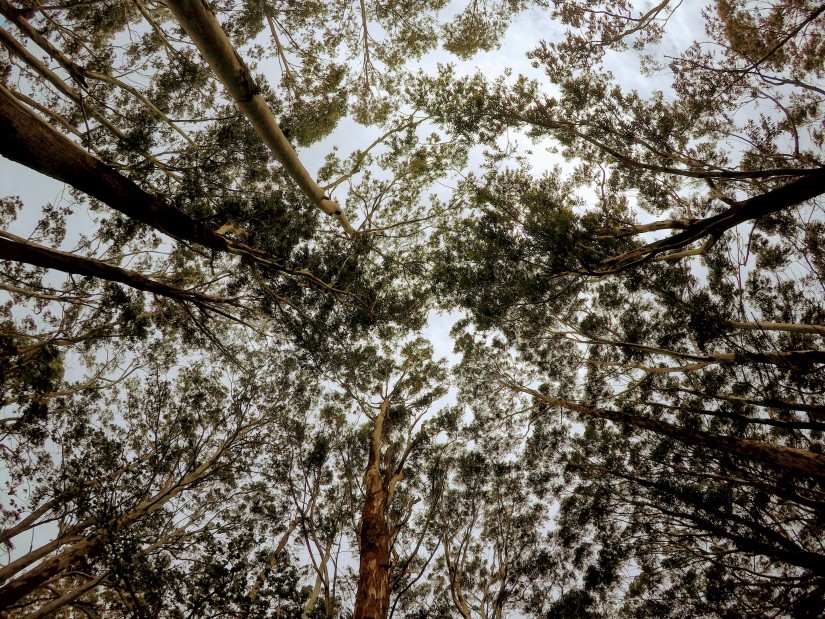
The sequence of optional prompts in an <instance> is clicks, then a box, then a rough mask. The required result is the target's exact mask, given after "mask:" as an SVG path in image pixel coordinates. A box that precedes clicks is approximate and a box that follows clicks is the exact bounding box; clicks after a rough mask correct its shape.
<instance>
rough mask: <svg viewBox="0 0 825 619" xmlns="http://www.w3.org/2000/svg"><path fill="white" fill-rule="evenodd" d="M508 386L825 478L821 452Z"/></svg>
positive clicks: (575, 408) (545, 399) (578, 410)
mask: <svg viewBox="0 0 825 619" xmlns="http://www.w3.org/2000/svg"><path fill="white" fill-rule="evenodd" d="M510 386H511V387H512V388H513V389H515V390H516V391H520V392H522V393H526V394H529V395H532V396H533V397H535V398H537V399H539V400H541V401H542V402H545V403H546V404H550V405H551V406H559V407H561V408H564V409H567V410H570V411H574V412H576V413H579V414H582V415H586V416H588V417H594V418H597V419H605V420H607V421H612V422H614V423H622V424H627V425H629V426H633V427H634V428H639V429H640V430H649V431H651V432H655V433H656V434H661V435H663V436H669V437H671V438H674V439H676V440H678V441H681V442H683V443H687V444H688V445H696V446H699V447H704V448H706V449H712V450H715V451H721V452H723V453H727V454H731V455H734V456H737V457H739V458H743V459H746V460H751V461H754V462H761V463H764V464H770V465H772V466H775V467H778V468H783V469H790V470H793V471H796V472H798V473H802V474H804V475H812V476H814V477H819V478H821V479H825V455H823V454H818V453H815V452H812V451H806V450H804V449H797V448H796V447H785V446H783V445H776V444H774V443H766V442H764V441H756V440H752V439H743V438H736V437H734V436H727V435H724V434H711V433H710V432H703V431H701V430H689V429H687V428H682V427H679V426H676V425H673V424H670V423H666V422H664V421H659V420H658V419H651V418H649V417H643V416H641V415H633V414H630V413H624V412H620V411H612V410H608V409H603V408H592V407H590V406H584V405H582V404H576V403H575V402H570V401H568V400H562V399H561V398H554V397H551V396H549V395H546V394H543V393H540V392H538V391H536V390H535V389H530V388H528V387H524V386H522V385H517V384H513V383H511V384H510Z"/></svg>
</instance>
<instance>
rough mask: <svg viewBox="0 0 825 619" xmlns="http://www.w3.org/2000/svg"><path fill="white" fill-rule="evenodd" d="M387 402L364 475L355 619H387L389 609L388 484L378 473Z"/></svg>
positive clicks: (379, 420)
mask: <svg viewBox="0 0 825 619" xmlns="http://www.w3.org/2000/svg"><path fill="white" fill-rule="evenodd" d="M388 411H389V399H387V400H385V401H384V404H383V405H382V406H381V412H380V413H379V415H378V416H377V417H376V419H375V426H374V427H373V431H372V440H371V442H370V452H369V458H368V460H367V471H366V474H365V475H364V492H365V494H366V496H365V499H364V509H363V511H362V513H361V538H360V539H361V544H360V546H361V548H360V550H361V552H360V565H359V571H358V591H357V593H356V596H355V613H354V615H353V618H354V619H386V617H387V613H388V612H389V607H390V530H389V525H388V524H387V507H388V505H389V494H390V489H389V483H388V480H385V477H384V475H383V474H382V472H381V448H382V444H383V433H384V421H385V419H386V416H387V413H388Z"/></svg>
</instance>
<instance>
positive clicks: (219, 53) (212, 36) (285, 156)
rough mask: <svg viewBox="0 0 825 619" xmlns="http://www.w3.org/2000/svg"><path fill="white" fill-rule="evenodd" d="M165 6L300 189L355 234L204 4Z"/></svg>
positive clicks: (177, 0)
mask: <svg viewBox="0 0 825 619" xmlns="http://www.w3.org/2000/svg"><path fill="white" fill-rule="evenodd" d="M166 5H167V6H168V7H169V9H170V10H171V11H172V13H173V14H174V15H175V18H176V19H177V20H178V22H179V23H180V25H181V27H182V28H183V29H184V31H185V32H186V34H188V35H189V37H190V38H191V39H192V41H193V42H194V43H195V46H196V47H197V48H198V50H199V51H200V53H201V55H202V56H203V58H204V60H206V62H207V63H208V64H209V66H210V67H211V68H212V70H213V71H214V72H215V75H216V76H217V77H218V79H219V80H220V81H221V83H222V84H223V85H224V87H225V88H226V90H227V92H228V93H229V96H230V97H232V99H233V100H234V101H235V103H237V104H238V108H239V109H240V110H241V112H242V113H243V115H244V116H246V118H247V119H248V120H249V122H250V123H251V124H252V126H253V127H254V128H255V131H256V132H257V133H258V135H259V136H260V137H261V139H262V140H263V141H264V142H265V143H266V145H267V146H268V147H269V149H270V151H272V154H273V155H274V156H275V159H277V160H278V162H279V163H280V164H281V165H282V166H283V167H284V169H285V170H286V171H287V173H288V174H289V175H290V176H291V177H292V179H293V180H294V181H295V182H296V183H297V185H298V187H300V188H301V191H303V192H304V194H305V195H306V196H307V197H309V199H310V200H312V201H313V203H314V204H315V205H316V206H318V208H320V209H321V210H322V211H323V212H324V213H326V214H327V215H332V216H333V217H335V218H336V219H337V220H338V223H339V224H341V227H343V228H344V230H345V231H346V232H347V234H349V235H350V236H354V235H355V230H354V229H353V228H352V226H351V225H350V223H349V220H348V219H347V216H346V215H345V214H344V212H343V211H342V210H341V207H340V206H339V205H338V203H336V202H334V201H333V200H330V199H329V197H328V196H327V195H325V193H324V190H323V188H321V187H320V186H319V185H318V183H316V182H315V180H314V179H313V178H312V177H311V176H310V174H309V172H307V170H306V168H304V166H303V164H302V163H301V160H300V159H299V158H298V154H297V153H296V152H295V149H294V148H292V145H291V144H290V143H289V140H287V139H286V136H285V135H284V133H283V131H281V128H280V127H279V126H278V123H277V121H276V120H275V116H274V115H273V114H272V110H270V109H269V106H268V105H267V103H266V101H265V100H264V98H263V97H262V96H261V94H260V89H259V88H258V86H257V84H256V83H255V80H254V79H253V78H252V75H251V74H250V72H249V69H248V68H247V66H246V64H245V63H244V62H243V60H242V59H241V57H240V56H239V55H238V53H237V52H236V51H235V48H234V47H233V46H232V43H231V42H230V41H229V38H228V37H227V36H226V33H225V32H224V31H223V28H221V25H220V24H219V23H218V20H217V19H216V18H215V15H214V14H213V13H212V11H211V10H210V9H209V7H208V6H207V5H206V3H205V2H204V1H203V0H168V1H167V3H166Z"/></svg>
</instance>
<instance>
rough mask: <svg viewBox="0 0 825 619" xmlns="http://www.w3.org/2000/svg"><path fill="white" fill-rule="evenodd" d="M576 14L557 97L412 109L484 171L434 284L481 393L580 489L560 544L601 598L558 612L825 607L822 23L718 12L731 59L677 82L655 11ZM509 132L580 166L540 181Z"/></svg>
mask: <svg viewBox="0 0 825 619" xmlns="http://www.w3.org/2000/svg"><path fill="white" fill-rule="evenodd" d="M666 5H667V3H664V4H662V5H660V6H659V8H658V9H654V12H655V11H656V10H658V11H659V13H658V14H657V15H658V16H656V17H655V19H656V20H660V19H661V18H664V17H666V16H667V14H669V12H670V10H671V9H673V8H675V7H666ZM569 8H570V9H571V11H572V12H570V13H568V16H567V18H566V21H567V23H568V24H569V26H570V28H569V30H568V31H567V32H566V33H564V34H563V36H562V37H561V38H560V39H556V40H549V41H544V42H541V43H540V44H539V45H538V47H536V49H535V50H533V51H532V52H531V54H530V57H531V59H532V60H533V63H534V65H533V66H534V68H537V69H540V70H542V71H543V72H544V78H543V79H542V80H535V79H529V78H528V77H525V76H519V77H512V76H505V77H503V78H501V79H498V80H495V79H489V78H487V77H486V76H482V75H480V74H478V75H475V76H469V77H458V76H457V74H456V73H455V72H454V71H453V70H452V69H451V68H449V67H445V68H443V69H442V71H441V73H440V74H439V75H438V76H430V77H425V76H422V78H421V81H420V86H419V88H418V89H416V90H415V96H416V100H417V102H418V105H419V106H420V107H421V108H422V109H425V110H427V112H428V113H429V114H431V115H433V116H434V117H435V118H438V119H439V120H440V122H441V123H442V126H443V127H444V128H445V130H446V131H447V132H448V133H449V134H450V135H451V136H452V137H453V139H455V140H458V141H462V140H463V141H464V143H465V144H466V145H467V147H468V148H469V147H473V146H475V145H477V144H479V143H482V144H484V145H485V146H486V147H487V149H488V159H487V162H486V171H484V172H483V173H481V174H468V175H467V177H466V179H465V181H464V183H463V186H462V187H461V188H460V189H459V192H458V193H457V194H456V196H455V197H454V200H455V202H456V204H463V205H465V206H466V207H467V208H466V209H465V210H464V211H463V214H464V223H463V225H456V226H453V227H451V228H447V229H444V230H443V231H442V232H441V239H440V242H441V251H442V255H443V256H444V258H443V260H442V261H441V262H440V269H439V271H440V272H439V274H438V276H437V278H436V279H437V281H436V282H435V288H436V290H437V291H438V292H439V294H440V295H441V296H442V298H444V299H448V301H446V302H445V305H446V304H450V303H458V304H460V305H461V306H462V307H464V308H466V310H467V311H468V313H469V317H468V319H467V321H466V322H465V323H464V326H465V327H467V331H468V334H467V335H465V337H464V338H463V339H462V340H460V350H461V352H462V353H463V355H464V357H463V361H462V364H463V366H464V368H463V369H462V370H460V375H461V376H462V377H463V378H462V384H463V389H465V391H466V393H467V395H466V396H465V397H466V398H467V399H469V400H476V401H477V402H479V403H480V402H484V403H485V407H486V409H487V411H488V412H487V413H485V414H487V415H493V416H495V415H496V414H497V415H505V414H506V412H502V411H501V410H499V409H498V408H497V407H492V406H490V403H491V402H495V401H497V400H502V399H505V398H508V397H514V399H513V400H512V402H513V408H514V409H515V410H531V411H533V412H532V413H530V414H528V413H527V412H523V413H521V414H520V415H519V414H514V415H512V416H510V417H509V418H510V419H512V420H513V422H515V421H516V420H518V419H522V420H523V422H524V424H525V426H524V432H525V433H527V434H531V433H532V434H533V435H535V436H536V437H537V438H536V439H535V444H536V445H537V446H541V445H544V448H545V450H546V451H545V456H544V457H545V458H547V459H548V460H549V461H550V463H552V464H553V466H555V467H559V466H566V467H567V475H568V476H569V477H568V481H567V482H566V483H564V484H562V483H560V482H559V483H558V485H557V491H558V492H570V493H571V494H570V499H569V500H568V501H565V502H563V503H562V506H561V512H560V517H559V524H560V525H561V528H560V529H559V531H558V533H557V534H556V537H555V539H556V544H554V547H555V548H557V549H558V551H557V553H558V554H557V556H558V557H562V558H563V564H564V562H566V565H567V569H569V570H570V578H572V579H573V581H575V579H576V574H578V575H579V577H583V578H584V580H583V582H582V584H581V586H580V587H577V588H575V590H573V591H570V592H568V593H566V594H564V595H561V596H560V597H558V599H557V602H556V604H557V606H556V609H555V610H554V611H553V612H554V613H557V614H556V615H551V616H564V613H567V612H571V611H572V609H573V608H575V607H579V608H580V609H581V611H580V612H581V613H583V614H584V613H590V614H593V615H598V614H600V613H607V614H608V615H610V614H613V613H618V612H628V613H633V612H638V613H641V614H645V613H646V614H648V615H650V616H659V615H660V614H665V613H666V612H671V611H673V612H675V608H676V606H675V605H672V606H667V608H666V604H665V605H664V606H663V605H657V602H656V600H661V599H670V600H676V599H680V600H682V601H680V602H679V603H680V604H685V603H686V602H685V601H684V600H690V601H689V602H687V603H689V604H692V605H694V606H692V608H694V609H695V610H696V612H697V613H699V614H702V613H711V612H717V611H718V612H719V613H720V614H724V613H726V612H727V613H730V614H738V613H747V612H755V609H756V608H768V607H770V608H774V609H775V611H776V612H778V613H780V614H781V613H786V614H787V613H790V614H793V613H799V612H803V609H806V608H817V607H821V600H822V595H823V593H822V588H821V581H820V563H819V561H820V560H821V557H820V553H821V548H820V547H819V541H820V540H821V534H822V532H821V523H820V522H819V520H818V519H817V518H816V517H815V516H814V515H813V514H815V513H817V512H818V511H819V509H820V506H821V504H820V501H821V496H822V495H821V491H822V480H823V478H824V477H825V458H823V455H822V451H823V447H822V430H823V427H822V424H821V421H822V419H821V415H822V412H823V408H822V406H823V400H822V395H821V394H822V393H823V392H824V391H825V383H823V378H824V376H823V369H824V368H825V366H824V365H823V364H825V354H824V353H823V347H822V335H823V334H825V331H824V330H823V326H822V325H823V323H822V317H823V314H822V312H823V292H824V289H823V287H822V281H823V280H822V261H821V242H820V236H821V230H822V209H821V195H822V193H823V192H825V184H823V182H822V181H823V178H825V176H823V175H824V174H825V168H823V159H822V133H821V129H820V127H819V126H818V119H819V118H821V113H822V105H823V99H822V92H821V89H819V88H818V86H817V79H818V78H819V77H820V73H819V71H820V70H821V68H820V66H819V65H818V64H817V63H816V61H815V60H814V57H815V51H814V50H815V49H818V48H817V45H818V43H817V41H821V33H822V21H821V14H822V9H821V7H819V6H817V5H815V4H814V3H809V4H806V3H794V4H793V5H792V6H789V7H785V6H784V5H781V6H780V5H779V4H776V5H768V6H764V5H759V6H758V7H757V6H752V5H751V4H749V3H747V2H737V3H733V2H724V3H718V7H716V8H718V11H717V12H714V11H713V10H708V11H706V14H705V17H706V20H707V33H708V35H709V36H710V37H712V40H713V44H706V45H702V44H699V43H696V44H694V45H692V46H691V47H689V48H688V49H687V50H685V51H684V53H682V54H681V55H680V56H678V57H675V58H673V59H671V60H670V61H669V64H665V62H662V59H661V57H657V56H656V54H657V52H658V50H657V48H655V47H645V46H649V45H655V43H656V39H657V37H658V36H659V34H660V32H658V31H657V30H658V28H659V26H661V23H658V25H657V23H656V22H652V23H651V25H652V26H654V29H653V30H652V31H651V30H647V31H646V29H647V26H646V25H645V20H646V18H645V17H644V12H643V11H637V12H634V13H633V15H634V19H635V21H634V22H633V24H635V26H631V22H630V21H625V22H624V23H625V26H626V29H625V30H620V31H619V32H620V33H621V34H623V36H612V35H605V37H606V38H603V39H601V40H594V33H595V32H600V31H602V32H608V31H609V29H612V28H618V27H619V26H620V24H621V21H622V20H621V19H620V18H619V17H618V13H617V14H614V15H604V14H602V13H600V12H599V11H598V10H592V11H591V10H588V9H587V7H584V6H578V7H577V8H575V9H573V8H572V7H569ZM684 10H686V7H680V8H679V11H684ZM635 15H642V17H641V18H638V19H636V18H635ZM651 17H652V16H651ZM617 20H618V21H617ZM636 26H638V28H636ZM757 29H758V30H760V32H763V33H769V34H764V35H763V36H761V37H760V38H759V40H760V41H764V42H766V43H765V44H764V45H762V44H761V43H759V44H754V45H753V46H752V47H751V48H748V46H747V44H746V43H745V41H746V40H750V39H747V37H746V36H745V33H752V32H753V31H754V30H757ZM639 37H641V38H639ZM630 45H634V46H636V47H637V48H638V49H639V50H641V51H642V52H649V55H648V56H642V55H640V54H632V53H628V52H627V51H626V50H627V47H628V46H630ZM622 53H623V54H624V55H625V57H627V56H629V60H625V62H638V63H640V66H641V67H642V69H644V68H645V67H647V68H648V69H649V70H650V72H651V73H650V74H651V75H652V74H654V73H655V72H666V74H667V75H669V76H670V77H671V81H670V82H669V83H668V84H664V85H663V86H664V90H662V91H660V92H652V93H651V94H649V95H643V94H641V93H639V92H637V91H635V90H629V89H627V88H626V87H623V86H622V85H621V83H620V82H619V80H617V78H616V77H615V76H614V75H613V74H612V73H610V72H609V71H608V70H606V69H605V68H604V65H603V64H602V63H601V61H609V62H614V63H619V62H622V61H621V58H622V56H621V54H622ZM658 53H661V52H658ZM614 58H615V59H616V60H613V59H614ZM512 132H523V134H526V138H527V139H531V140H533V142H534V143H535V145H534V146H532V147H531V150H532V151H533V152H534V153H535V152H536V151H537V150H538V149H542V150H544V149H549V150H550V151H555V152H560V153H561V154H562V155H564V157H565V158H566V159H567V160H568V162H569V163H568V164H565V165H564V166H558V167H556V168H551V169H549V170H538V171H534V170H532V169H531V168H530V165H529V164H530V163H531V162H532V163H534V164H535V163H536V162H537V158H535V157H533V158H532V159H531V158H529V157H527V156H526V153H524V152H523V150H519V149H518V148H514V147H512V139H511V140H510V141H505V140H504V139H503V138H504V136H505V135H507V136H510V137H511V136H512ZM470 327H472V328H470ZM459 330H461V329H460V328H459ZM473 332H475V333H474V334H473ZM484 394H486V395H484ZM513 394H515V395H513ZM518 394H521V395H520V396H519V395H518ZM485 407H481V406H479V410H480V411H482V412H483V411H484V410H485ZM495 411H498V412H495ZM557 411H561V412H562V413H563V415H558V414H557ZM537 413H540V414H541V415H542V416H543V417H545V418H546V419H547V421H546V422H545V423H547V424H550V426H551V428H553V429H547V430H542V432H544V433H545V434H546V438H541V435H540V433H539V427H538V425H537V422H536V421H535V418H536V417H535V415H536V414H537ZM566 419H571V420H572V421H574V422H575V425H572V426H571V425H569V423H568V422H567V421H566ZM605 422H609V423H605ZM614 424H615V425H614ZM578 428H580V430H578ZM579 432H581V433H582V434H581V435H580V436H581V438H579ZM540 438H541V440H539V439H540ZM533 453H534V454H535V453H537V452H536V451H534V452H533ZM535 466H536V467H538V468H541V467H543V466H544V465H542V464H536V465H535ZM552 472H553V470H552V467H550V468H549V469H548V472H547V474H548V475H552ZM762 509H764V511H761V510H762ZM585 525H586V526H585ZM803 532H804V533H803ZM800 562H804V565H800ZM634 570H641V574H642V575H641V576H640V577H639V578H638V579H635V580H634V578H633V577H632V576H631V575H630V574H632V573H633V571H634ZM703 571H706V574H707V576H705V575H703ZM711 583H714V584H713V585H711ZM704 585H707V589H704V588H703V587H704ZM660 596H662V597H660ZM617 600H618V601H619V602H618V605H617ZM674 604H675V602H674ZM623 605H624V607H623V608H622V606H623ZM714 605H716V608H714ZM634 609H635V610H634ZM805 612H807V611H805ZM559 613H560V614H559Z"/></svg>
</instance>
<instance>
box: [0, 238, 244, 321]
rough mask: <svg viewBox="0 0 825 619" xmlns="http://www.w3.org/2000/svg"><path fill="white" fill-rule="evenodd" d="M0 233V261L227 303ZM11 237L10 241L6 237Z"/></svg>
mask: <svg viewBox="0 0 825 619" xmlns="http://www.w3.org/2000/svg"><path fill="white" fill-rule="evenodd" d="M1 234H2V236H0V260H12V261H14V262H22V263H24V264H31V265H33V266H38V267H43V268H46V269H55V270H57V271H62V272H64V273H72V274H73V275H86V276H89V277H96V278H98V279H104V280H106V281H110V282H117V283H119V284H125V285H126V286H129V287H130V288H134V289H135V290H142V291H144V292H151V293H154V294H158V295H161V296H164V297H168V298H170V299H174V300H175V301H180V302H182V303H187V302H189V303H195V304H198V305H202V306H205V307H209V306H212V305H215V304H219V303H230V302H232V301H233V300H232V299H228V298H220V297H212V296H209V295H206V294H203V293H201V292H197V291H195V290H184V289H183V288H178V287H176V286H170V285H169V284H164V283H161V282H158V281H155V280H153V279H149V278H148V277H146V276H144V275H141V274H140V273H137V272H136V271H129V270H127V269H121V268H120V267H116V266H112V265H111V264H109V263H107V262H103V261H101V260H95V259H94V258H83V257H81V256H76V255H74V254H70V253H67V252H63V251H59V250H57V249H50V248H48V247H43V246H42V245H36V244H35V243H30V242H28V241H26V240H25V239H21V238H19V237H13V235H10V234H9V233H7V232H2V233H1ZM9 236H12V237H13V240H9V239H8V238H3V237H9Z"/></svg>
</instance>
